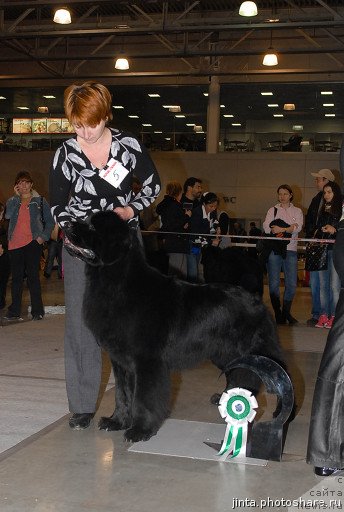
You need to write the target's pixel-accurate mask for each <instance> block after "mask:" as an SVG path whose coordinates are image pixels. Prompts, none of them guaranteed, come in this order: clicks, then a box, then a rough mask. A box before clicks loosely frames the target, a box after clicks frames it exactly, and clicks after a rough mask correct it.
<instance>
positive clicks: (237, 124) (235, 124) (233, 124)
mask: <svg viewBox="0 0 344 512" xmlns="http://www.w3.org/2000/svg"><path fill="white" fill-rule="evenodd" d="M232 126H241V123H232Z"/></svg>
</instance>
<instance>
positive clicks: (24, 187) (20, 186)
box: [16, 180, 32, 196]
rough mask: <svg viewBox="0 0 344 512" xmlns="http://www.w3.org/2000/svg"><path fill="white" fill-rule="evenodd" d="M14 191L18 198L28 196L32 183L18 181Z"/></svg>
mask: <svg viewBox="0 0 344 512" xmlns="http://www.w3.org/2000/svg"><path fill="white" fill-rule="evenodd" d="M16 189H17V191H18V194H19V195H20V196H22V195H26V194H30V193H31V189H32V183H31V181H28V180H20V181H19V182H18V183H17V185H16Z"/></svg>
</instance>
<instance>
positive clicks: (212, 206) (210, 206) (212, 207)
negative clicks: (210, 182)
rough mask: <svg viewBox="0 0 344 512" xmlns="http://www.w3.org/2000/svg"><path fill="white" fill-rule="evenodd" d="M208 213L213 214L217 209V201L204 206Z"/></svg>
mask: <svg viewBox="0 0 344 512" xmlns="http://www.w3.org/2000/svg"><path fill="white" fill-rule="evenodd" d="M204 208H205V211H206V213H207V214H208V213H210V212H213V211H214V210H216V208H217V201H214V202H213V203H208V204H205V205H204Z"/></svg>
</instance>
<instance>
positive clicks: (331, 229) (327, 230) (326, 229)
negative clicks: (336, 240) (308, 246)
mask: <svg viewBox="0 0 344 512" xmlns="http://www.w3.org/2000/svg"><path fill="white" fill-rule="evenodd" d="M321 231H322V232H323V233H330V234H331V235H334V234H335V232H336V231H337V230H336V228H335V227H333V226H331V224H326V226H323V227H322V228H321Z"/></svg>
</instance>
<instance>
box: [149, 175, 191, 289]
mask: <svg viewBox="0 0 344 512" xmlns="http://www.w3.org/2000/svg"><path fill="white" fill-rule="evenodd" d="M181 197H182V186H181V184H180V183H178V182H177V181H171V182H169V183H167V185H166V195H165V197H164V199H163V200H162V201H161V203H159V204H158V206H157V207H156V213H157V214H158V215H160V218H161V230H162V231H172V232H175V233H178V234H176V235H171V234H166V235H163V239H164V248H165V251H166V253H167V254H168V256H169V263H168V265H169V266H168V268H169V270H168V273H169V275H175V276H177V277H179V278H180V279H186V277H187V254H188V252H189V242H188V238H187V235H186V232H187V230H188V226H189V220H190V217H191V210H185V209H184V208H183V205H182V203H181V202H180V200H181ZM183 232H185V236H184V235H183V234H182V233H183Z"/></svg>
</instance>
